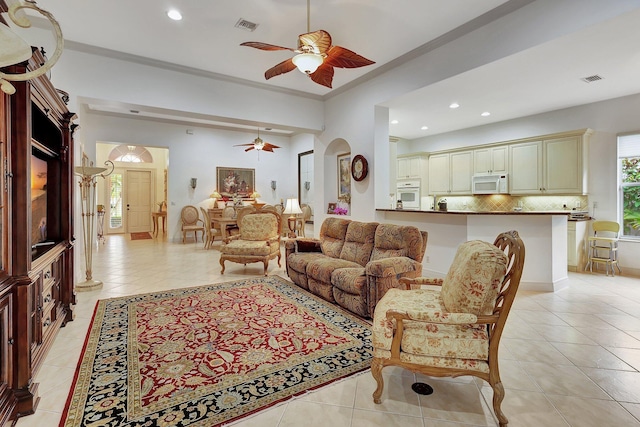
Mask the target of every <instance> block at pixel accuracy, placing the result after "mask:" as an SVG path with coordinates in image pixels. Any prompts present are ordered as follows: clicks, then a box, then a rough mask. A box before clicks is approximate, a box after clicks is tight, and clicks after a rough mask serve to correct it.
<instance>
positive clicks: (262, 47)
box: [240, 42, 294, 51]
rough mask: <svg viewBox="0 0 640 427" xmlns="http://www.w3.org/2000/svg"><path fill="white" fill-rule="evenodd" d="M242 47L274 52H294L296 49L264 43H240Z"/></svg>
mask: <svg viewBox="0 0 640 427" xmlns="http://www.w3.org/2000/svg"><path fill="white" fill-rule="evenodd" d="M240 46H248V47H255V48H256V49H260V50H269V51H273V50H290V51H293V50H294V49H292V48H290V47H283V46H276V45H274V44H269V43H262V42H244V43H240Z"/></svg>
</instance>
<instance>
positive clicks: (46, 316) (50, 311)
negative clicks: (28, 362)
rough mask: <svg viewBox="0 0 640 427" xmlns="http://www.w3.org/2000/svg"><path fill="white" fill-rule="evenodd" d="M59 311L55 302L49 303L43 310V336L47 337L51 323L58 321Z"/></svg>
mask: <svg viewBox="0 0 640 427" xmlns="http://www.w3.org/2000/svg"><path fill="white" fill-rule="evenodd" d="M57 314H58V313H57V311H56V307H55V305H54V304H47V305H46V306H45V307H44V309H43V310H42V337H43V339H44V337H46V336H47V335H48V334H49V331H50V330H51V325H53V323H54V322H55V321H56V317H57Z"/></svg>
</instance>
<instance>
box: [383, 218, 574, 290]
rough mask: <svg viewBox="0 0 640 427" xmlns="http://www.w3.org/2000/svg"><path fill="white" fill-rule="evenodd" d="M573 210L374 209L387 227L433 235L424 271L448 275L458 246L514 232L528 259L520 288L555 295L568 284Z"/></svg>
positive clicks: (424, 260) (489, 239) (424, 263)
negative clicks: (412, 228)
mask: <svg viewBox="0 0 640 427" xmlns="http://www.w3.org/2000/svg"><path fill="white" fill-rule="evenodd" d="M569 213H570V212H569V211H542V212H541V211H519V212H516V211H489V212H475V211H462V210H461V211H433V210H429V211H420V210H396V209H376V220H377V221H379V222H383V223H385V222H386V223H393V224H402V225H414V226H416V227H418V228H419V229H420V230H424V231H427V232H428V233H429V240H428V243H427V251H426V253H425V256H424V259H423V261H422V264H423V272H424V274H425V275H429V274H432V275H437V276H444V275H445V274H446V273H447V271H448V269H449V266H450V265H451V262H452V261H453V257H454V255H455V252H456V249H457V247H458V245H459V244H461V243H463V242H465V241H467V240H485V241H489V242H493V240H494V239H495V238H496V236H497V235H498V234H500V233H501V232H503V231H507V230H516V231H518V233H519V234H520V237H521V238H522V240H523V241H524V244H525V248H526V256H525V263H524V270H523V273H522V280H521V282H520V288H521V289H526V290H535V291H548V292H553V291H557V290H560V289H562V288H564V287H566V286H567V282H568V276H567V219H568V217H569Z"/></svg>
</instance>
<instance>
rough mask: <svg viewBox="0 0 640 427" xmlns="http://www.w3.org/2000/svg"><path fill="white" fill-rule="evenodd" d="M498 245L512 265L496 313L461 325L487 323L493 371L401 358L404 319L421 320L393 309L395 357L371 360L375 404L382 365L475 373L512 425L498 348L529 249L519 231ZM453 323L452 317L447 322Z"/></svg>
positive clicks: (455, 374)
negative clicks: (504, 407)
mask: <svg viewBox="0 0 640 427" xmlns="http://www.w3.org/2000/svg"><path fill="white" fill-rule="evenodd" d="M494 245H495V246H496V247H498V248H500V249H502V250H503V251H505V252H506V254H507V259H508V264H507V266H508V268H507V273H506V275H505V277H504V279H503V280H502V283H501V285H500V289H499V293H498V297H497V299H496V302H495V305H494V309H493V313H492V314H491V315H479V316H476V315H473V314H467V316H469V317H470V319H468V320H474V318H475V321H473V322H468V321H465V322H464V323H460V324H461V325H462V324H464V325H469V324H471V325H472V326H473V325H486V326H487V328H488V333H489V358H488V361H487V362H488V365H489V372H488V373H485V372H480V371H476V370H472V369H460V368H444V367H438V366H428V365H421V364H416V363H408V362H404V361H402V360H401V358H400V357H401V352H402V349H401V343H402V336H403V332H404V322H405V321H411V322H419V321H421V320H420V319H416V317H415V315H414V316H410V315H409V314H408V313H407V312H404V311H402V310H401V309H399V310H389V311H388V312H387V314H386V316H387V319H388V320H390V321H395V329H394V331H393V339H392V342H391V357H390V358H381V357H374V358H373V361H372V363H371V374H372V375H373V377H374V379H375V380H376V383H377V388H376V390H375V391H374V392H373V400H374V402H375V403H380V402H381V400H380V398H381V396H382V391H383V388H384V381H383V379H382V368H384V367H385V366H400V367H402V368H405V369H408V370H410V371H413V372H417V373H421V374H424V375H428V376H433V377H458V376H462V375H472V376H474V377H478V378H481V379H483V380H484V381H486V382H488V383H489V385H490V386H491V388H492V389H493V409H494V412H495V414H496V417H497V418H498V421H499V424H500V427H505V426H506V425H507V424H508V419H507V417H506V416H505V415H504V413H503V412H502V410H501V408H500V405H501V404H502V400H503V399H504V387H503V386H502V381H501V380H500V371H499V367H498V348H499V345H500V337H501V336H502V331H503V329H504V325H505V323H506V321H507V316H508V314H509V311H510V310H511V305H512V304H513V300H514V298H515V296H516V292H517V290H518V286H519V284H520V277H521V276H522V268H523V265H524V255H525V248H524V244H523V242H522V240H521V239H520V237H519V236H518V233H517V232H516V231H509V232H505V233H502V234H500V235H499V236H498V237H497V238H496V240H495V242H494ZM400 282H401V283H403V284H404V285H405V286H406V287H407V289H410V288H411V286H412V285H423V284H426V285H440V286H441V285H442V279H428V278H424V277H419V278H414V279H410V278H402V279H400ZM424 323H425V324H429V323H431V324H433V323H445V322H438V321H437V320H434V319H429V320H428V321H424ZM446 323H447V324H449V325H451V324H452V323H453V322H451V320H448V321H446Z"/></svg>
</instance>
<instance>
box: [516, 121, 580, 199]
mask: <svg viewBox="0 0 640 427" xmlns="http://www.w3.org/2000/svg"><path fill="white" fill-rule="evenodd" d="M588 135H590V131H587V132H584V133H582V134H579V135H576V134H573V135H567V136H560V137H557V138H549V139H544V140H542V141H529V142H522V143H517V144H511V145H510V146H509V157H510V158H509V162H510V173H509V175H510V176H509V180H510V193H511V194H583V193H584V192H586V168H585V167H584V162H583V156H584V145H585V143H586V138H587V137H588Z"/></svg>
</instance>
